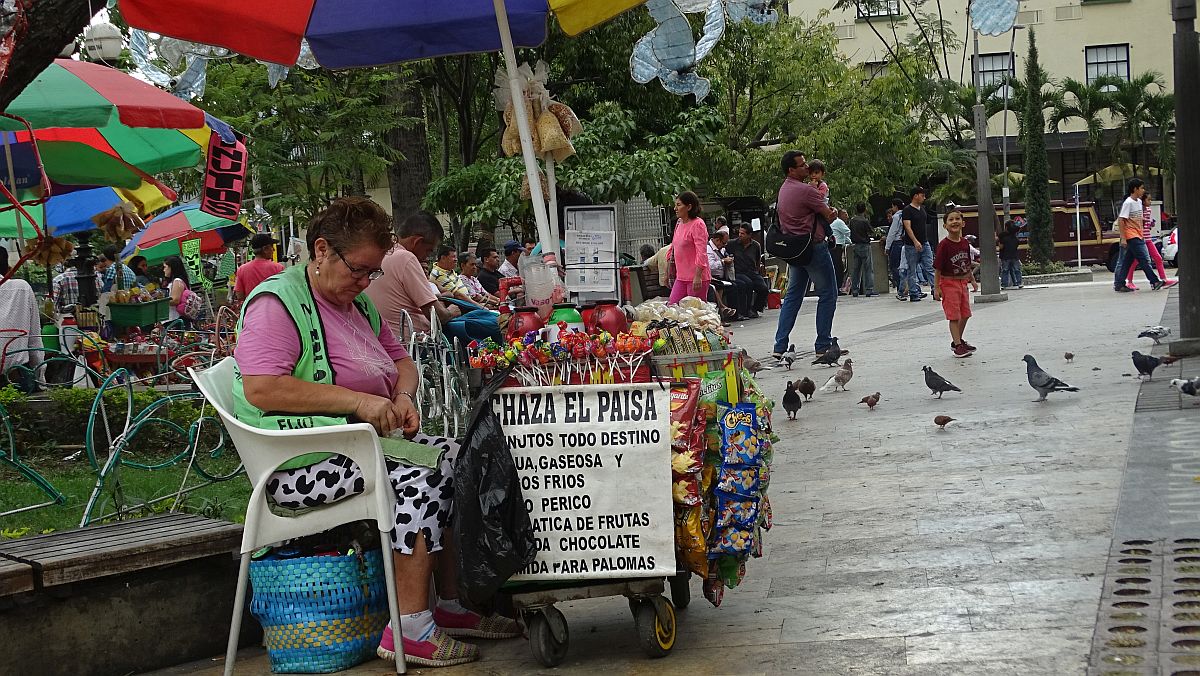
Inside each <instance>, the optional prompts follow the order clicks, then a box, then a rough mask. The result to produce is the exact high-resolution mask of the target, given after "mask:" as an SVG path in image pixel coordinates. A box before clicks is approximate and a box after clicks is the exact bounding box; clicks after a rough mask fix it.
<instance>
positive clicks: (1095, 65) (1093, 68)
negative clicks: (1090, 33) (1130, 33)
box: [1084, 44, 1129, 84]
mask: <svg viewBox="0 0 1200 676" xmlns="http://www.w3.org/2000/svg"><path fill="white" fill-rule="evenodd" d="M1084 63H1085V64H1086V65H1087V83H1088V84H1092V82H1093V81H1095V79H1096V78H1098V77H1100V76H1101V75H1115V76H1117V77H1119V78H1121V79H1122V80H1128V79H1129V45H1128V44H1124V45H1100V46H1098V47H1088V48H1086V49H1085V50H1084Z"/></svg>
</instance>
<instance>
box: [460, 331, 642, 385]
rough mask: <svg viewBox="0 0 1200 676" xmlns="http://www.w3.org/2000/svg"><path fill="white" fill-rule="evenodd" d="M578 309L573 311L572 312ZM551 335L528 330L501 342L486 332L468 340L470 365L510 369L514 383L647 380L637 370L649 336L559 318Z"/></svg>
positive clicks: (551, 383) (626, 381)
mask: <svg viewBox="0 0 1200 676" xmlns="http://www.w3.org/2000/svg"><path fill="white" fill-rule="evenodd" d="M577 314H578V313H577ZM556 328H557V329H558V334H557V340H553V341H549V340H544V339H542V337H541V332H540V331H529V332H527V333H526V334H525V335H524V336H522V337H520V338H517V337H513V338H510V339H509V340H508V342H507V343H505V344H500V343H498V342H497V341H495V340H493V339H491V338H488V339H487V340H484V341H483V342H480V341H472V342H471V344H470V345H468V346H467V347H468V351H469V353H470V358H469V359H470V364H471V368H477V369H483V370H484V371H488V372H492V371H503V370H505V369H510V368H511V369H512V372H511V373H512V376H513V377H514V378H515V379H516V381H517V384H519V385H522V386H534V385H542V386H546V385H578V384H603V383H628V382H637V381H638V380H642V381H643V382H645V381H648V380H649V373H645V374H644V375H645V378H644V379H642V378H641V377H640V376H639V372H640V371H641V368H642V365H643V361H644V360H645V358H646V356H647V355H649V354H650V345H651V340H652V337H651V336H634V335H631V334H628V333H622V334H619V335H616V336H613V335H612V334H611V333H609V332H607V331H602V332H600V333H599V334H595V335H591V334H587V333H584V332H583V331H577V330H574V329H571V328H569V327H568V325H567V323H566V322H565V321H563V322H559V324H558V325H557V327H556Z"/></svg>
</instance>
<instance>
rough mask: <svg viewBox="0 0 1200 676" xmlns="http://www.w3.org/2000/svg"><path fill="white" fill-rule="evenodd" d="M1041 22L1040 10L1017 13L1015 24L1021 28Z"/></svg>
mask: <svg viewBox="0 0 1200 676" xmlns="http://www.w3.org/2000/svg"><path fill="white" fill-rule="evenodd" d="M1041 22H1042V10H1040V9H1031V10H1027V11H1024V12H1017V23H1019V24H1021V25H1023V26H1032V25H1034V24H1039V23H1041Z"/></svg>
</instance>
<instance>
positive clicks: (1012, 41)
mask: <svg viewBox="0 0 1200 676" xmlns="http://www.w3.org/2000/svg"><path fill="white" fill-rule="evenodd" d="M1024 28H1025V26H1024V25H1022V24H1019V23H1014V24H1013V27H1012V30H1011V31H1010V33H1011V35H1012V37H1011V38H1009V41H1008V70H1009V75H1010V77H1011V76H1013V75H1015V73H1016V70H1017V69H1016V66H1015V65H1014V64H1013V62H1014V61H1016V56H1015V55H1014V54H1013V47H1015V46H1016V44H1017V31H1019V30H1024ZM1010 89H1011V85H1009V84H1008V83H1007V82H1006V83H1005V84H1004V143H1003V144H1001V146H1000V153H1001V156H1002V157H1003V158H1004V189H1003V190H1002V191H1001V193H1002V194H1001V198H1002V199H1003V200H1004V224H1005V225H1007V223H1008V205H1009V200H1008V92H1009V90H1010Z"/></svg>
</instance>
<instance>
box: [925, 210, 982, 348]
mask: <svg viewBox="0 0 1200 676" xmlns="http://www.w3.org/2000/svg"><path fill="white" fill-rule="evenodd" d="M946 232H947V235H946V239H943V240H942V241H940V242H938V246H937V254H936V255H934V257H933V299H934V300H940V301H942V311H943V312H945V313H946V319H948V320H949V321H950V349H951V350H953V351H954V356H955V357H958V358H962V357H970V356H971V355H972V354H973V353H974V352H975V347H974V346H972V345H971V344H970V343H968V342H967V341H965V340H963V332H964V331H965V330H966V328H967V319H969V318H970V317H971V294H970V293H968V292H967V284H968V283H969V284H970V285H971V290H972V291H978V290H979V284H978V282H976V281H975V274H974V271H975V264H974V261H973V260H972V258H971V243H970V242H968V241H967V240H966V239H964V238H963V234H962V232H963V216H962V213H961V212H958V211H951V212H950V213H948V214H946Z"/></svg>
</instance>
